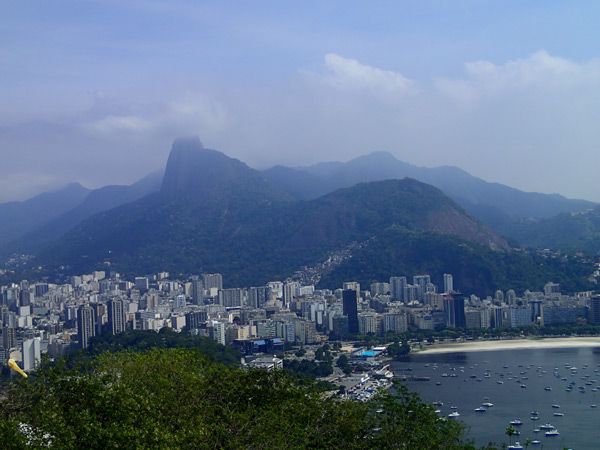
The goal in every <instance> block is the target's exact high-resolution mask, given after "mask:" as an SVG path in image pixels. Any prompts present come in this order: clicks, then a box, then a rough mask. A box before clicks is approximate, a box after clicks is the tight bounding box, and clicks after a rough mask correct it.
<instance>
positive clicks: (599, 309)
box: [589, 295, 600, 324]
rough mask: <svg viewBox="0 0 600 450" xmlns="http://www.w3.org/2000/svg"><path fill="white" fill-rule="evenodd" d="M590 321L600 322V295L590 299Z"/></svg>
mask: <svg viewBox="0 0 600 450" xmlns="http://www.w3.org/2000/svg"><path fill="white" fill-rule="evenodd" d="M589 322H590V323H595V324H598V323H600V295H594V296H593V297H592V298H591V299H590V313H589Z"/></svg>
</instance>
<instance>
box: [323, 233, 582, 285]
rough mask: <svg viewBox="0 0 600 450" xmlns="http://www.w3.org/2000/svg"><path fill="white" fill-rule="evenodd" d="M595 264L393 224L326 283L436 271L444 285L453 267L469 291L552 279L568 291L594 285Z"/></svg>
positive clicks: (432, 272) (381, 278) (331, 274)
mask: <svg viewBox="0 0 600 450" xmlns="http://www.w3.org/2000/svg"><path fill="white" fill-rule="evenodd" d="M593 270H594V267H593V263H592V261H591V260H588V259H586V258H579V257H574V256H571V257H567V256H563V257H560V258H554V257H548V256H543V255H540V254H538V253H536V252H535V251H526V250H513V251H510V252H498V251H493V250H491V249H490V248H489V247H485V246H482V245H477V244H470V245H467V244H465V243H464V242H462V241H461V240H459V239H457V238H455V237H453V236H444V235H439V234H434V233H428V232H414V231H408V230H406V229H403V228H401V227H390V228H388V229H387V230H385V231H384V232H383V233H381V234H379V235H378V236H376V237H375V238H374V239H372V240H371V241H369V243H368V245H366V246H365V247H363V248H361V249H359V250H357V251H356V253H355V254H354V255H353V258H352V259H351V260H349V261H348V262H346V263H345V264H343V265H341V266H339V267H338V268H337V269H336V270H334V271H333V272H332V273H330V274H328V275H327V277H325V278H324V279H323V280H322V281H321V284H323V285H325V286H340V285H341V283H342V282H344V281H347V280H350V279H356V280H357V281H360V282H361V283H365V285H368V284H369V283H370V282H372V281H375V280H386V279H387V278H388V277H389V275H390V274H395V273H397V274H403V273H408V274H411V273H412V274H415V273H430V274H434V277H433V278H434V280H433V281H434V283H437V284H438V285H441V283H442V280H441V276H442V274H443V273H452V274H453V275H454V279H455V280H458V281H457V283H456V285H455V286H456V287H457V288H458V289H460V290H461V291H462V292H464V293H469V294H470V293H478V294H479V295H493V294H494V292H495V290H496V289H503V290H506V289H511V288H512V289H516V290H517V291H524V290H526V289H530V290H541V289H542V288H543V285H544V284H545V283H546V282H548V281H549V280H553V281H555V282H559V283H561V287H562V288H563V289H564V290H565V291H567V292H568V291H577V290H587V289H592V288H593V287H592V285H591V284H590V283H589V282H588V281H587V276H589V275H590V274H591V273H592V272H593Z"/></svg>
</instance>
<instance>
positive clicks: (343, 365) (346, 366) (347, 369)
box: [335, 355, 352, 375]
mask: <svg viewBox="0 0 600 450" xmlns="http://www.w3.org/2000/svg"><path fill="white" fill-rule="evenodd" d="M335 364H336V366H338V367H339V368H340V369H342V372H344V373H345V374H346V375H349V374H350V373H352V367H351V366H350V361H349V360H348V357H347V356H346V355H340V356H339V358H338V360H337V362H336V363H335Z"/></svg>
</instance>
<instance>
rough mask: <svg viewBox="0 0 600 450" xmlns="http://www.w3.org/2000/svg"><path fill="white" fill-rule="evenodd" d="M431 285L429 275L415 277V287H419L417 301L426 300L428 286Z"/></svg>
mask: <svg viewBox="0 0 600 450" xmlns="http://www.w3.org/2000/svg"><path fill="white" fill-rule="evenodd" d="M429 283H431V277H430V276H429V275H415V276H414V277H413V285H415V286H417V300H423V298H425V292H427V285H428V284H429Z"/></svg>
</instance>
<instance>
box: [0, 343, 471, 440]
mask: <svg viewBox="0 0 600 450" xmlns="http://www.w3.org/2000/svg"><path fill="white" fill-rule="evenodd" d="M462 431H463V430H462V426H461V425H460V424H459V423H456V422H453V421H446V420H440V419H439V418H438V416H437V415H436V414H435V413H434V411H433V409H432V408H431V407H429V406H428V405H425V404H423V403H422V402H420V400H419V399H418V398H417V397H416V396H415V395H412V394H410V393H408V392H407V391H405V390H404V389H403V388H400V387H399V389H398V393H397V395H394V396H392V395H388V394H384V395H381V396H379V397H376V399H375V400H373V401H372V402H367V403H357V402H350V401H340V400H335V399H327V398H325V397H324V396H323V393H322V392H320V391H319V390H318V389H316V388H314V387H312V385H306V384H299V383H297V382H296V381H295V379H294V378H292V377H290V376H289V375H287V374H286V373H285V372H284V371H276V372H266V371H257V370H251V371H245V370H241V369H238V368H231V367H227V366H224V365H222V364H220V363H216V362H213V361H209V360H208V359H206V357H204V356H203V355H201V354H200V352H199V351H198V350H194V349H174V348H171V349H154V350H148V351H144V352H140V353H135V352H130V351H123V352H118V353H104V354H102V355H100V356H98V357H96V358H94V359H92V360H91V361H90V360H88V359H86V360H85V361H84V363H83V364H77V363H75V364H74V363H73V361H71V362H70V364H68V365H66V364H64V363H57V364H54V365H45V366H44V367H42V368H41V369H40V370H39V371H38V372H37V374H36V375H35V376H32V377H31V378H30V379H28V380H23V381H18V382H15V383H12V384H11V386H9V388H8V391H7V392H5V396H4V398H3V399H2V400H1V401H0V439H2V443H3V448H60V449H81V448H86V449H106V448H113V449H122V448H123V449H124V448H144V449H146V448H147V449H174V448H181V449H186V448H189V449H223V448H225V449H239V448H245V449H284V448H286V449H289V448H311V449H331V448H344V449H366V448H377V449H388V448H389V449H393V448H398V449H400V448H410V449H467V448H472V446H470V445H468V444H464V443H463V442H462Z"/></svg>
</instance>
